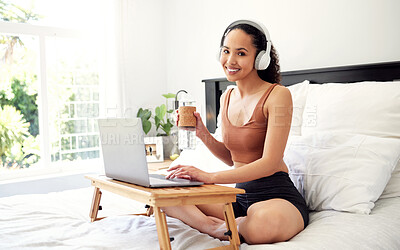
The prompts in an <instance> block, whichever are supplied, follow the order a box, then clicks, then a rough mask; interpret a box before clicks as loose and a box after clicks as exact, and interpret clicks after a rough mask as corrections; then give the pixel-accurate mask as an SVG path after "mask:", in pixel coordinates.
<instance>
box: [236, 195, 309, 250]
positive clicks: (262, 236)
mask: <svg viewBox="0 0 400 250" xmlns="http://www.w3.org/2000/svg"><path fill="white" fill-rule="evenodd" d="M237 223H238V226H239V233H240V234H241V235H242V236H243V238H244V239H245V240H246V242H247V243H249V244H265V243H273V242H281V241H286V240H289V239H291V238H292V237H293V236H295V235H296V234H298V233H299V232H300V231H301V230H303V229H304V221H303V217H302V216H301V213H300V212H299V210H298V209H297V208H296V207H295V206H294V205H293V204H292V203H290V202H288V201H286V200H283V199H271V200H266V201H261V202H257V203H254V204H253V205H251V206H250V207H249V209H248V210H247V216H246V217H242V218H241V219H240V220H237Z"/></svg>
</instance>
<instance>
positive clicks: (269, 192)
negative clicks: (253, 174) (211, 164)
mask: <svg viewBox="0 0 400 250" xmlns="http://www.w3.org/2000/svg"><path fill="white" fill-rule="evenodd" d="M236 187H237V188H241V189H244V190H246V193H245V194H238V195H237V196H236V202H234V203H232V206H233V211H234V213H235V217H236V218H237V217H241V216H246V215H247V209H249V207H250V206H251V205H252V204H254V203H256V202H259V201H265V200H270V199H275V198H281V199H284V200H287V201H289V202H290V203H292V204H293V205H294V206H295V207H296V208H297V209H298V210H299V212H300V213H301V216H302V217H303V221H304V227H306V226H307V225H308V207H307V205H306V202H305V200H304V198H303V196H301V194H300V193H299V191H298V190H297V188H296V187H295V186H294V184H293V182H292V180H291V179H290V177H289V175H288V173H286V172H276V173H275V174H273V175H271V176H267V177H263V178H260V179H257V180H253V181H248V182H243V183H237V184H236Z"/></svg>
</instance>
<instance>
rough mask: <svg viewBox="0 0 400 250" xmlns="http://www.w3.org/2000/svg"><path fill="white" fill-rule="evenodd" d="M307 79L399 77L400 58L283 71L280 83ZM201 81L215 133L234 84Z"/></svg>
mask: <svg viewBox="0 0 400 250" xmlns="http://www.w3.org/2000/svg"><path fill="white" fill-rule="evenodd" d="M304 80H309V81H310V83H318V84H321V83H328V82H336V83H351V82H360V81H393V80H400V61H396V62H387V63H375V64H363V65H352V66H342V67H331V68H321V69H309V70H296V71H287V72H282V82H281V84H283V85H285V86H290V85H293V84H296V83H300V82H302V81H304ZM202 82H204V83H205V89H206V112H207V116H206V120H207V128H208V130H209V131H210V132H211V133H214V132H215V129H216V127H217V116H218V113H219V108H220V107H219V106H220V104H219V99H220V97H221V95H222V93H223V92H224V91H225V90H226V88H227V87H228V86H229V85H234V84H235V83H234V82H229V81H227V80H226V78H215V79H206V80H203V81H202Z"/></svg>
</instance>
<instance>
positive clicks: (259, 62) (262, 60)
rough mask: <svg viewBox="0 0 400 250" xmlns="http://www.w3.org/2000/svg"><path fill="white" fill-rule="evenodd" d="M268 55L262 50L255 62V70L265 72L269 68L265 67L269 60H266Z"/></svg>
mask: <svg viewBox="0 0 400 250" xmlns="http://www.w3.org/2000/svg"><path fill="white" fill-rule="evenodd" d="M266 56H267V55H266V54H265V50H261V51H260V52H259V53H258V55H257V56H256V59H255V60H254V68H255V69H256V70H264V69H266V68H267V67H268V65H267V67H265V64H266V60H268V58H266ZM268 63H269V62H268Z"/></svg>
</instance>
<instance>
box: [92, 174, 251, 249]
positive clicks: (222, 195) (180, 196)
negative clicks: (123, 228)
mask: <svg viewBox="0 0 400 250" xmlns="http://www.w3.org/2000/svg"><path fill="white" fill-rule="evenodd" d="M85 177H86V178H88V179H90V180H91V182H92V186H94V194H93V200H92V205H91V208H90V214H89V216H90V219H91V221H92V222H93V221H96V220H99V219H102V218H97V213H98V210H99V206H100V199H101V191H100V189H103V190H107V191H109V192H112V193H115V194H118V195H121V196H124V197H127V198H130V199H133V200H136V201H138V202H142V203H144V204H147V205H148V210H147V213H145V214H140V215H147V216H150V215H151V214H152V213H153V212H154V217H155V221H156V226H157V234H158V241H159V244H160V249H171V243H170V237H169V233H168V227H167V221H166V217H165V213H164V212H163V211H162V210H161V209H160V208H161V207H168V206H182V205H199V204H224V217H225V223H226V227H227V235H228V236H229V241H230V244H229V245H226V246H223V247H217V248H213V249H239V245H240V240H239V235H238V231H237V227H236V221H235V216H234V213H233V209H232V202H235V201H236V194H241V193H244V192H245V191H244V190H243V189H238V188H231V187H226V186H219V185H201V186H197V187H172V188H146V187H142V186H138V185H134V184H130V183H126V182H122V181H117V180H113V179H111V178H108V177H106V176H103V175H88V176H85Z"/></svg>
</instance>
